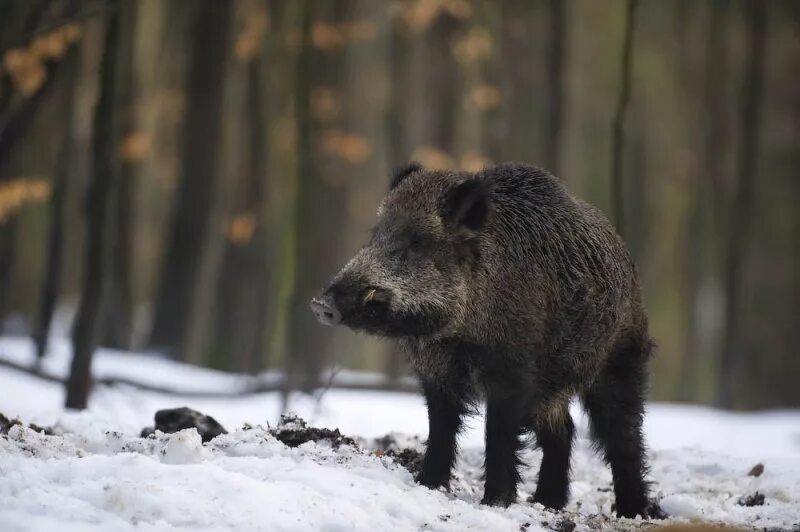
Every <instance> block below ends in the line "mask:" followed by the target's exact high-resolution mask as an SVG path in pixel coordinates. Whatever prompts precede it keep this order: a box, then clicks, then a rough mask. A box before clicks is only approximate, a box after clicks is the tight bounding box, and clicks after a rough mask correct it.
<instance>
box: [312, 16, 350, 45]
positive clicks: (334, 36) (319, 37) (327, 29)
mask: <svg viewBox="0 0 800 532" xmlns="http://www.w3.org/2000/svg"><path fill="white" fill-rule="evenodd" d="M311 42H312V44H313V45H314V47H315V48H319V49H320V50H326V51H329V50H333V49H334V48H339V47H341V46H344V44H345V38H344V36H343V35H342V32H341V31H339V29H338V28H336V27H335V26H333V25H331V24H328V23H327V22H315V23H314V26H313V27H312V28H311Z"/></svg>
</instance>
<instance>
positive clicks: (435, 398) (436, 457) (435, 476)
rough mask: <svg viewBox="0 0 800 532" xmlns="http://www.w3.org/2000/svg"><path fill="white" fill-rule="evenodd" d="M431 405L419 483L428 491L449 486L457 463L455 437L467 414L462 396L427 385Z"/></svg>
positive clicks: (425, 387)
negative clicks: (426, 442) (426, 443)
mask: <svg viewBox="0 0 800 532" xmlns="http://www.w3.org/2000/svg"><path fill="white" fill-rule="evenodd" d="M422 389H423V392H424V394H425V402H426V403H427V405H428V445H427V447H426V449H425V457H424V458H423V460H422V470H421V471H420V472H419V474H418V475H417V478H416V480H417V482H419V483H420V484H422V485H423V486H427V487H429V488H438V487H441V486H444V487H447V485H448V484H449V482H450V474H451V471H452V469H453V465H454V463H455V460H456V436H457V435H458V432H459V430H460V429H461V420H462V417H463V416H464V413H465V411H466V405H465V403H464V400H463V399H462V398H461V397H463V396H462V395H460V394H458V393H452V391H445V390H442V389H441V388H440V387H439V386H437V385H436V384H433V383H429V382H424V381H423V384H422Z"/></svg>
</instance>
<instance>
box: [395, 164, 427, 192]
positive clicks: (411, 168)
mask: <svg viewBox="0 0 800 532" xmlns="http://www.w3.org/2000/svg"><path fill="white" fill-rule="evenodd" d="M421 170H422V165H421V164H419V163H418V162H416V161H410V162H408V163H406V164H403V165H401V166H398V167H397V168H395V169H394V172H392V181H391V182H390V183H389V190H392V189H393V188H395V187H396V186H397V185H399V184H400V181H402V180H403V179H405V178H406V177H408V176H409V175H411V174H413V173H414V172H419V171H421Z"/></svg>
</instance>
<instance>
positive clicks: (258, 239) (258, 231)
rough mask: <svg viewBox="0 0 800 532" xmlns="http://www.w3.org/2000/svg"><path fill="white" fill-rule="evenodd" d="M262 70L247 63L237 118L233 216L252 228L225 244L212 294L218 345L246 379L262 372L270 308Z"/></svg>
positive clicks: (231, 366) (258, 63)
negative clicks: (241, 144) (238, 182)
mask: <svg viewBox="0 0 800 532" xmlns="http://www.w3.org/2000/svg"><path fill="white" fill-rule="evenodd" d="M262 68H263V64H262V62H261V60H260V59H259V58H255V59H253V60H251V62H250V64H249V65H248V80H247V85H248V86H247V104H246V105H245V106H244V107H245V109H244V112H242V113H240V114H241V116H242V119H243V120H245V123H246V124H247V127H248V133H249V135H248V136H249V139H248V140H249V142H248V143H247V144H248V146H247V154H246V156H247V157H248V159H249V168H248V169H247V176H246V177H247V179H246V183H245V186H244V187H242V191H241V192H240V194H239V196H240V197H239V199H238V205H237V208H236V212H238V213H240V216H245V218H244V221H248V220H249V223H252V224H254V227H253V228H252V230H251V231H252V232H251V233H250V234H249V235H246V236H243V237H242V240H241V241H240V240H234V241H230V242H228V244H227V249H226V252H225V253H226V255H225V263H224V266H223V269H222V275H221V280H220V284H219V288H218V290H217V293H218V295H217V300H218V305H217V308H218V310H217V324H218V325H217V343H218V344H219V345H220V350H221V351H222V352H224V353H226V354H227V364H226V366H227V368H228V369H230V370H233V371H238V372H248V373H249V372H257V371H259V370H260V369H261V368H262V366H261V363H262V358H263V357H262V355H263V353H264V345H265V343H264V340H265V338H264V331H263V327H264V324H265V323H266V319H267V305H269V303H270V300H269V272H268V268H269V264H268V262H269V261H268V256H267V249H268V247H267V245H268V242H267V230H266V227H265V222H266V209H265V204H266V202H267V198H266V197H265V186H264V185H265V183H264V176H265V174H266V168H267V162H266V156H265V149H266V147H267V145H266V130H265V127H264V126H265V124H266V123H267V120H266V116H265V106H264V95H263V94H262V90H263V86H264V85H263V80H262ZM245 115H246V116H245ZM249 217H251V218H249ZM245 230H246V229H245Z"/></svg>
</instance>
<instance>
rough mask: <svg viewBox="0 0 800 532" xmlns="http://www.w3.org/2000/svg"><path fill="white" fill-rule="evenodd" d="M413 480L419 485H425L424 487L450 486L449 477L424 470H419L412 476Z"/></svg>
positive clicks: (446, 487)
mask: <svg viewBox="0 0 800 532" xmlns="http://www.w3.org/2000/svg"><path fill="white" fill-rule="evenodd" d="M414 481H415V482H416V483H417V484H419V485H420V486H425V487H426V488H429V489H432V490H435V489H439V488H445V489H449V488H450V478H449V477H442V476H437V475H432V474H430V473H426V472H425V471H420V472H419V473H417V475H416V476H415V477H414Z"/></svg>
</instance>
